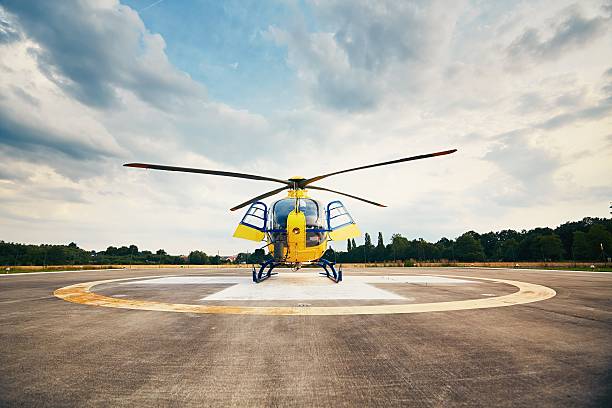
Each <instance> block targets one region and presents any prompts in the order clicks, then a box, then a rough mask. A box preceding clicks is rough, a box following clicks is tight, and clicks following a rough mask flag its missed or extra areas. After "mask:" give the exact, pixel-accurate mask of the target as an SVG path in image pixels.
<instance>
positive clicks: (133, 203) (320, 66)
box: [0, 0, 612, 255]
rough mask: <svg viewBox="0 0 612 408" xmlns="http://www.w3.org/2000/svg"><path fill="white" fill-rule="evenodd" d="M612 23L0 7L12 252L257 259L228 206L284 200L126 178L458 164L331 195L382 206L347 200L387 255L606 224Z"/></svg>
mask: <svg viewBox="0 0 612 408" xmlns="http://www.w3.org/2000/svg"><path fill="white" fill-rule="evenodd" d="M611 19H612V3H611V2H609V1H606V2H601V1H580V2H574V1H558V0H556V1H525V2H520V1H490V2H486V1H456V2H447V1H404V2H400V1H382V0H380V1H357V0H355V1H335V0H328V1H322V0H321V1H319V0H313V1H291V0H285V1H265V2H262V1H227V2H218V1H203V0H163V1H154V0H129V1H127V0H126V1H122V2H119V1H116V0H91V1H89V0H88V1H86V0H62V1H53V2H52V1H36V0H0V239H2V240H5V241H14V242H24V243H34V244H39V243H63V244H67V243H69V242H76V243H77V244H78V245H79V246H80V247H82V248H86V249H95V250H103V249H105V248H106V247H107V246H109V245H113V246H120V245H130V244H136V245H138V246H139V247H140V248H141V249H150V250H156V249H159V248H164V249H165V250H166V251H168V252H169V253H173V254H186V253H188V252H189V251H191V250H194V249H200V250H204V251H205V252H207V253H209V254H215V253H220V254H222V255H223V254H233V253H237V252H246V251H252V250H253V249H255V248H257V247H259V246H260V245H259V244H257V243H252V242H249V241H243V240H237V239H234V238H232V234H233V231H234V229H235V226H236V224H237V223H238V222H239V221H240V219H241V218H242V215H243V212H242V211H238V212H230V211H229V208H231V207H233V206H234V205H236V204H239V203H241V202H243V201H245V200H247V199H249V198H250V197H253V196H256V195H258V194H260V193H263V192H265V191H269V190H272V189H274V188H276V187H277V185H276V184H273V183H269V182H262V181H251V180H238V179H229V178H223V177H214V176H204V175H195V174H178V173H165V172H159V171H144V170H141V169H131V168H125V167H122V164H123V163H127V162H149V163H158V164H166V165H176V166H184V167H199V168H207V169H220V170H227V171H238V172H245V173H254V174H260V175H264V176H270V177H275V178H283V179H284V178H288V177H291V176H294V175H301V176H305V177H309V176H310V177H311V176H315V175H318V174H322V173H327V172H331V171H335V170H340V169H344V168H349V167H354V166H358V165H363V164H370V163H375V162H379V161H386V160H393V159H397V158H401V157H407V156H412V155H417V154H423V153H429V152H434V151H439V150H447V149H454V148H456V149H458V152H457V153H455V154H452V155H449V156H443V157H438V158H433V159H427V160H422V161H418V162H412V163H404V164H398V165H394V166H388V167H382V168H377V169H371V170H365V171H361V172H353V173H349V174H343V175H339V176H335V177H330V178H328V179H326V180H324V181H321V182H320V183H319V184H320V185H321V186H324V187H327V188H332V189H336V190H341V191H344V192H347V193H349V194H354V195H358V196H362V197H365V198H368V199H371V200H374V201H377V202H382V203H384V204H386V205H387V206H388V207H387V208H378V207H374V206H371V205H369V204H366V203H362V202H359V201H356V200H352V199H350V198H343V199H342V201H343V202H344V203H345V205H346V206H347V208H348V210H349V211H350V212H351V214H352V216H353V217H354V218H355V219H356V221H357V222H358V224H359V225H360V227H361V229H362V231H365V232H369V233H370V234H371V235H373V236H375V234H376V233H377V232H378V231H382V233H383V236H384V237H385V239H388V238H389V237H390V236H391V234H393V233H400V234H402V235H404V236H406V237H408V238H411V239H413V238H424V239H427V240H430V241H437V240H438V239H440V238H441V237H443V236H445V237H449V238H455V237H457V236H458V235H460V234H461V233H463V232H465V231H468V230H475V231H479V232H487V231H491V230H494V231H496V230H502V229H507V228H512V229H517V230H521V229H528V228H533V227H536V226H551V227H554V226H557V225H559V224H561V223H563V222H566V221H569V220H578V219H582V218H583V217H585V216H591V217H609V211H610V210H609V206H610V200H612V182H611V179H612V177H611V175H612V24H611ZM313 196H314V197H315V198H317V199H320V200H322V201H330V200H332V199H336V198H338V197H337V196H334V195H332V194H329V193H324V192H321V193H320V194H316V195H313ZM278 198H281V196H279V197H278ZM267 201H268V203H270V202H272V201H273V199H268V200H267ZM357 241H358V242H359V241H361V240H360V239H358V240H357ZM332 246H335V247H336V248H338V249H344V248H345V243H336V244H333V245H332Z"/></svg>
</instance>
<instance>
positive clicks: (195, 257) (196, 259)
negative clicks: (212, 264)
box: [187, 251, 208, 265]
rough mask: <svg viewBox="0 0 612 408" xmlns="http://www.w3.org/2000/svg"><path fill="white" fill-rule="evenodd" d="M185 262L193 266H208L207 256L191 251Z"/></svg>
mask: <svg viewBox="0 0 612 408" xmlns="http://www.w3.org/2000/svg"><path fill="white" fill-rule="evenodd" d="M187 260H188V262H189V263H190V264H193V265H206V264H208V255H206V253H204V252H202V251H191V252H190V253H189V256H188V257H187Z"/></svg>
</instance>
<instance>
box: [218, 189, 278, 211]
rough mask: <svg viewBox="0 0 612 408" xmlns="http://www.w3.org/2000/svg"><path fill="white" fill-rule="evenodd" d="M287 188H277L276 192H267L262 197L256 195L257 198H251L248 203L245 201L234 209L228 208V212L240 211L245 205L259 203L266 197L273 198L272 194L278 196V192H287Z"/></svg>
mask: <svg viewBox="0 0 612 408" xmlns="http://www.w3.org/2000/svg"><path fill="white" fill-rule="evenodd" d="M288 188H289V186H285V187H281V188H277V189H276V190H272V191H269V192H267V193H264V194H262V195H258V196H257V197H255V198H251V199H250V200H249V201H245V202H244V203H242V204H238V205H237V206H235V207H233V208H230V211H236V210H239V209H241V208H242V207H245V206H247V205H249V204H252V203H254V202H255V201H259V200H262V199H264V198H267V197H270V196H273V195H274V194H278V193H280V192H281V191H283V190H287V189H288Z"/></svg>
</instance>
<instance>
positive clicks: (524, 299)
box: [53, 275, 557, 316]
mask: <svg viewBox="0 0 612 408" xmlns="http://www.w3.org/2000/svg"><path fill="white" fill-rule="evenodd" d="M429 276H442V277H449V278H464V279H475V280H482V281H489V282H496V283H505V284H508V285H512V286H515V287H517V288H518V291H516V292H514V293H511V294H508V295H503V296H496V297H489V298H484V299H468V300H457V301H451V302H435V303H409V304H399V305H370V306H313V307H293V306H218V305H216V306H212V305H192V304H184V303H165V302H154V301H149V300H130V299H119V298H114V297H109V296H103V295H98V294H96V293H94V292H92V291H91V288H93V287H94V286H96V285H101V284H104V283H112V282H118V281H124V280H132V279H143V278H152V277H151V276H146V277H141V278H123V279H110V280H101V281H93V282H84V283H77V284H75V285H70V286H66V287H63V288H59V289H57V290H56V291H55V292H53V294H54V295H55V296H56V297H58V298H60V299H63V300H65V301H68V302H73V303H80V304H84V305H92V306H102V307H112V308H117V309H134V310H149V311H159V312H176V313H206V314H238V315H264V316H273V315H275V316H298V315H302V316H303V315H309V316H336V315H367V314H403V313H425V312H445V311H451V310H471V309H486V308H491V307H503V306H513V305H520V304H525V303H532V302H538V301H540V300H546V299H550V298H552V297H553V296H555V295H556V294H557V293H556V292H555V291H554V290H553V289H551V288H549V287H546V286H542V285H536V284H534V283H527V282H520V281H514V280H506V279H492V278H476V277H470V276H455V275H453V276H451V275H429ZM340 285H341V283H340Z"/></svg>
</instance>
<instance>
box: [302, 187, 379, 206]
mask: <svg viewBox="0 0 612 408" xmlns="http://www.w3.org/2000/svg"><path fill="white" fill-rule="evenodd" d="M308 188H309V189H313V190H321V191H329V192H330V193H335V194H340V195H343V196H347V197H351V198H354V199H355V200H360V201H365V202H366V203H368V204H374V205H377V206H379V207H386V205H384V204H379V203H375V202H374V201H370V200H366V199H365V198H361V197H356V196H354V195H350V194H346V193H341V192H340V191H335V190H330V189H329V188H324V187H317V186H308Z"/></svg>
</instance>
